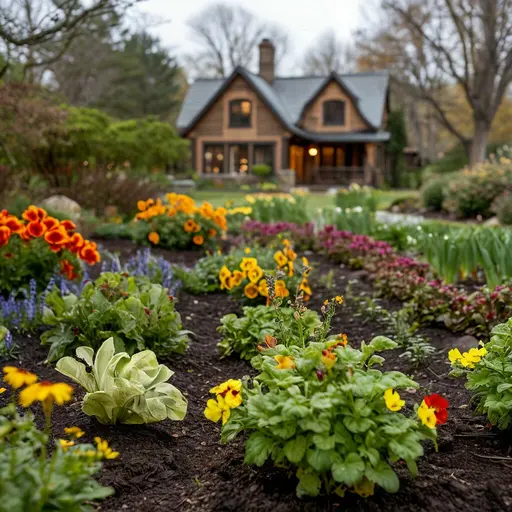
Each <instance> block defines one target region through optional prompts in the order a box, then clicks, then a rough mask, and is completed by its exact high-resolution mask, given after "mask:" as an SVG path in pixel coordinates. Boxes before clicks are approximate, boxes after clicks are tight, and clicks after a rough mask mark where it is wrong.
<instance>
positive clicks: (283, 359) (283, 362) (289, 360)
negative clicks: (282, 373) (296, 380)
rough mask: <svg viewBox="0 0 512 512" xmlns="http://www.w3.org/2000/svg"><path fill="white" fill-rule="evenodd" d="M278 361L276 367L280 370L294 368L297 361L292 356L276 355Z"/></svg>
mask: <svg viewBox="0 0 512 512" xmlns="http://www.w3.org/2000/svg"><path fill="white" fill-rule="evenodd" d="M274 359H275V360H276V361H277V366H276V368H277V369H278V370H293V369H294V368H295V361H294V360H293V357H290V356H274Z"/></svg>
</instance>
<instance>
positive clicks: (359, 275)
mask: <svg viewBox="0 0 512 512" xmlns="http://www.w3.org/2000/svg"><path fill="white" fill-rule="evenodd" d="M368 275H369V274H368V272H367V271H366V270H356V271H355V272H354V273H353V274H352V276H351V277H352V278H353V279H356V280H358V281H366V280H367V279H368Z"/></svg>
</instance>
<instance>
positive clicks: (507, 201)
mask: <svg viewBox="0 0 512 512" xmlns="http://www.w3.org/2000/svg"><path fill="white" fill-rule="evenodd" d="M491 211H492V212H493V213H495V214H496V216H497V217H498V220H499V221H500V223H501V224H504V225H505V226H510V225H511V224H512V194H511V193H510V191H507V192H504V193H503V194H501V195H499V196H498V197H497V198H496V199H495V200H494V202H493V203H492V206H491Z"/></svg>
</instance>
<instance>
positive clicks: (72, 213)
mask: <svg viewBox="0 0 512 512" xmlns="http://www.w3.org/2000/svg"><path fill="white" fill-rule="evenodd" d="M41 206H42V207H43V208H45V209H47V210H51V211H54V212H59V213H63V214H66V215H67V216H69V218H70V219H72V220H78V219H79V218H80V212H81V210H82V208H81V207H80V205H79V204H78V203H77V202H76V201H73V199H69V197H66V196H59V195H56V196H50V197H48V198H46V199H44V200H43V201H41Z"/></svg>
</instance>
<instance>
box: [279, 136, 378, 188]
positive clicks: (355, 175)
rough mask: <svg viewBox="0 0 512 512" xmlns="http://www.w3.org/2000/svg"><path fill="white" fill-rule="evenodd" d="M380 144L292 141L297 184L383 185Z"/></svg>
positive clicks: (292, 167) (319, 185) (291, 162)
mask: <svg viewBox="0 0 512 512" xmlns="http://www.w3.org/2000/svg"><path fill="white" fill-rule="evenodd" d="M376 160H377V145H376V144H375V143H373V142H361V143H359V142H357V143H356V142H354V143H337V144H330V143H307V142H304V141H300V140H294V141H293V142H291V143H290V150H289V164H290V169H293V170H295V180H296V183H297V185H313V186H318V187H322V186H329V185H335V186H338V185H339V186H346V185H350V184H351V183H359V184H361V185H363V184H364V185H373V186H378V185H380V173H379V170H378V168H377V165H376V163H377V162H376Z"/></svg>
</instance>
